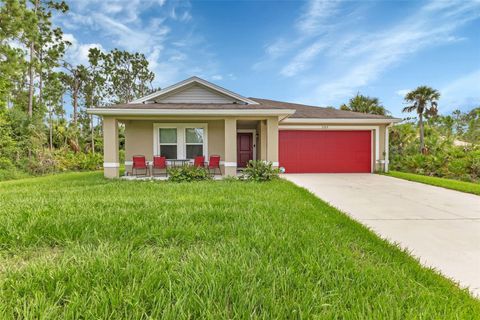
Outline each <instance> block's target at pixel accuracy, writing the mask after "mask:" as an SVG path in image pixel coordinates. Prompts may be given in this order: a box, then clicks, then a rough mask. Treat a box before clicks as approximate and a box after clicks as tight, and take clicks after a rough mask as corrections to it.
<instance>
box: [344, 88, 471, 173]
mask: <svg viewBox="0 0 480 320" xmlns="http://www.w3.org/2000/svg"><path fill="white" fill-rule="evenodd" d="M439 99H440V92H439V91H438V90H436V89H433V88H431V87H428V86H419V87H418V88H416V89H414V90H411V91H410V92H408V93H407V94H406V95H405V97H404V102H405V104H406V106H405V107H404V108H403V110H402V111H403V112H404V113H407V114H411V113H415V114H416V116H415V117H411V116H407V117H406V118H405V119H404V121H402V123H400V124H397V125H395V126H394V127H392V128H391V129H390V162H391V164H390V168H391V169H393V170H400V171H406V172H413V173H419V174H425V175H432V176H438V177H446V178H452V179H460V180H466V181H480V107H476V108H472V109H471V110H470V111H467V112H462V111H460V110H458V109H457V110H455V111H453V112H452V113H451V114H448V115H441V114H439V111H438V101H439ZM340 109H341V110H348V111H355V112H362V113H369V114H378V115H384V116H385V115H390V112H389V111H388V110H387V109H386V108H385V107H384V106H383V105H382V104H381V103H380V101H379V99H378V98H374V97H369V96H365V95H361V94H360V93H358V94H357V95H356V96H355V97H353V98H351V99H350V100H349V101H348V103H347V104H344V105H342V106H340Z"/></svg>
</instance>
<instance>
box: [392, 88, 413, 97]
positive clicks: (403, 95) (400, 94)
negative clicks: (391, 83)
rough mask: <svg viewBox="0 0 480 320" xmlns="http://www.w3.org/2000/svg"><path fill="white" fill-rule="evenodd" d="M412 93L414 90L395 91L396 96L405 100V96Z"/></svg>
mask: <svg viewBox="0 0 480 320" xmlns="http://www.w3.org/2000/svg"><path fill="white" fill-rule="evenodd" d="M410 91H412V89H400V90H397V91H395V94H396V95H397V96H400V97H402V98H403V97H405V95H406V94H407V93H409V92H410Z"/></svg>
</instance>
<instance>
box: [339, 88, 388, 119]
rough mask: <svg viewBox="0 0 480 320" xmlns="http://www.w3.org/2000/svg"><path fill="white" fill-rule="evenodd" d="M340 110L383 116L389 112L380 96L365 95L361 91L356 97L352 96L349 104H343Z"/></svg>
mask: <svg viewBox="0 0 480 320" xmlns="http://www.w3.org/2000/svg"><path fill="white" fill-rule="evenodd" d="M340 110H346V111H355V112H362V113H370V114H379V115H382V116H385V115H387V114H388V113H389V112H388V111H387V110H386V109H385V107H384V106H382V105H381V103H380V101H379V100H378V98H372V97H368V96H364V95H361V94H360V93H357V95H356V96H355V97H353V98H351V99H350V100H349V101H348V104H343V105H341V106H340Z"/></svg>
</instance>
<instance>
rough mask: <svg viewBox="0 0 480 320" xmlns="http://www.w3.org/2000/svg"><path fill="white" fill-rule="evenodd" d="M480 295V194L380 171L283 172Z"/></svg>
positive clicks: (425, 263)
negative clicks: (378, 173)
mask: <svg viewBox="0 0 480 320" xmlns="http://www.w3.org/2000/svg"><path fill="white" fill-rule="evenodd" d="M283 178H285V179H287V180H290V181H292V182H294V183H296V184H297V185H299V186H301V187H304V188H306V189H308V190H310V191H311V192H313V193H314V194H315V195H317V196H318V197H319V198H321V199H323V200H325V201H327V202H329V203H330V204H331V205H333V206H334V207H337V208H339V209H340V210H342V211H343V212H345V213H347V214H349V215H350V216H351V217H352V218H354V219H356V220H357V221H359V222H361V223H363V224H364V225H367V226H368V227H370V228H371V229H373V230H374V231H375V232H377V233H378V234H379V235H380V236H381V237H383V238H386V239H388V240H390V241H392V242H396V243H398V244H400V246H402V247H404V248H408V249H409V251H411V252H412V253H413V255H415V256H416V257H417V258H419V259H420V261H421V262H422V263H423V264H424V265H426V266H430V267H434V268H436V269H437V270H439V271H440V272H441V273H442V274H444V275H445V276H447V277H449V278H451V279H453V280H455V281H457V282H459V283H460V285H461V286H462V287H469V288H470V290H471V291H472V293H474V295H476V296H479V297H480V197H479V196H475V195H473V194H468V193H463V192H457V191H453V190H448V189H444V188H439V187H434V186H429V185H425V184H421V183H416V182H410V181H406V180H401V179H397V178H392V177H386V176H381V175H376V174H285V175H283Z"/></svg>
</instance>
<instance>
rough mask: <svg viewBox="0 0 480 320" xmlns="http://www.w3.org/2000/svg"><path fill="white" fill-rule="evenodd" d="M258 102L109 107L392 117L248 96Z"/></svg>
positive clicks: (351, 117)
mask: <svg viewBox="0 0 480 320" xmlns="http://www.w3.org/2000/svg"><path fill="white" fill-rule="evenodd" d="M249 99H251V100H254V101H255V102H258V104H250V105H249V104H234V103H230V104H219V103H146V104H144V103H129V104H116V105H112V106H110V107H109V108H111V109H166V110H172V109H179V110H202V109H206V110H214V109H221V110H255V109H263V110H267V109H279V110H281V109H293V110H296V111H295V113H294V114H293V115H291V116H290V117H289V118H319V119H322V118H324V119H392V117H388V116H381V115H374V114H367V113H360V112H352V111H344V110H338V109H334V108H324V107H316V106H308V105H304V104H298V103H289V102H282V101H275V100H267V99H260V98H249Z"/></svg>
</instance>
